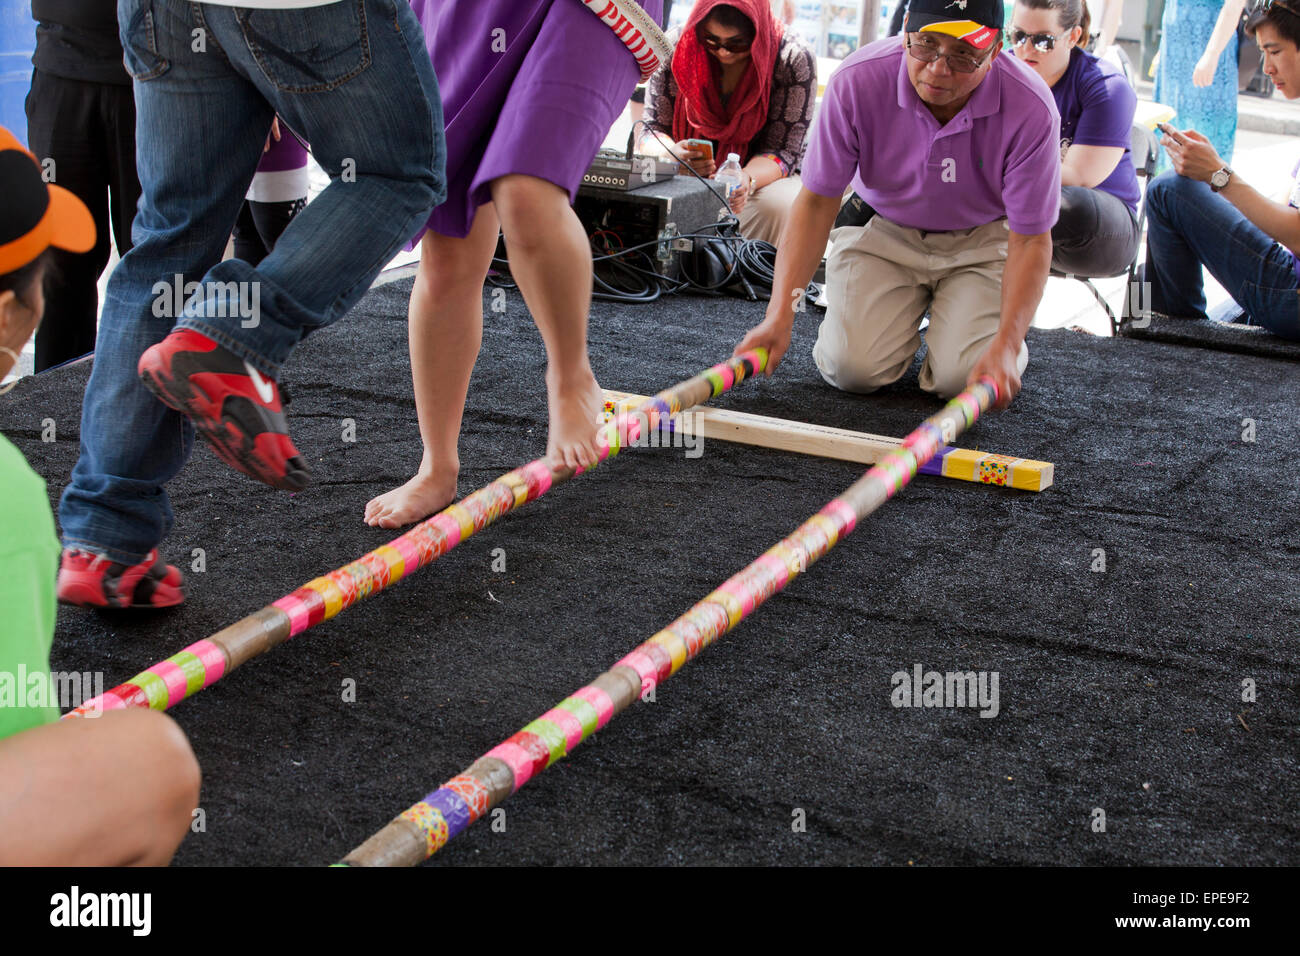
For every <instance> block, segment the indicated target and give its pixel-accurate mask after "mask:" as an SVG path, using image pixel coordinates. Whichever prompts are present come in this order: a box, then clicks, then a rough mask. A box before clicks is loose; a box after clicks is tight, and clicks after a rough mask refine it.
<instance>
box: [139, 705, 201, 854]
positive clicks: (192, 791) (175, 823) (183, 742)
mask: <svg viewBox="0 0 1300 956" xmlns="http://www.w3.org/2000/svg"><path fill="white" fill-rule="evenodd" d="M145 713H147V714H148V715H149V716H150V718H151V719H150V721H149V723H148V726H147V729H145V728H141V733H142V736H145V735H147V739H148V740H149V742H150V746H149V748H148V750H149V752H150V753H151V754H152V755H153V760H154V763H155V768H156V769H155V772H154V774H153V776H154V778H155V780H156V781H158V782H159V785H158V786H157V788H156V790H155V793H154V802H153V808H152V810H151V812H150V816H151V817H152V820H153V824H154V825H153V826H151V827H150V828H149V830H148V832H149V837H148V843H147V845H146V846H145V847H142V848H141V849H142V858H141V862H142V863H145V864H146V865H158V866H161V865H165V864H167V863H168V862H170V860H171V858H172V856H173V855H174V854H175V853H176V848H177V847H179V846H180V844H181V841H182V840H184V839H185V835H186V834H187V833H189V831H190V827H191V825H192V824H193V822H194V810H195V808H197V807H198V805H199V786H200V782H201V773H200V770H199V761H198V758H196V757H195V756H194V750H193V749H192V748H191V747H190V742H189V740H188V739H187V738H186V736H185V732H184V731H182V730H181V728H180V726H179V725H177V723H176V721H174V720H172V719H171V718H170V717H168V716H167V715H166V714H161V713H158V712H156V711H146V712H145Z"/></svg>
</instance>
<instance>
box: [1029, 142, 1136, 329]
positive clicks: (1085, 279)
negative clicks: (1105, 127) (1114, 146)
mask: <svg viewBox="0 0 1300 956" xmlns="http://www.w3.org/2000/svg"><path fill="white" fill-rule="evenodd" d="M1129 147H1130V157H1131V158H1132V161H1133V171H1134V172H1135V173H1137V177H1138V208H1137V221H1138V256H1141V255H1142V249H1143V248H1144V239H1145V232H1146V224H1147V202H1146V200H1147V184H1148V183H1149V182H1150V181H1151V177H1152V176H1154V175H1155V173H1156V157H1157V154H1158V153H1159V150H1160V141H1159V140H1157V139H1156V134H1155V133H1154V132H1153V131H1152V130H1150V129H1148V128H1147V127H1146V126H1145V125H1143V124H1141V123H1137V122H1135V123H1134V124H1133V129H1132V131H1131V132H1130V142H1129ZM1137 265H1138V259H1137V257H1134V259H1133V261H1132V262H1130V263H1129V264H1128V267H1127V268H1126V269H1124V270H1123V271H1121V272H1116V273H1113V274H1112V275H1108V276H1080V275H1074V274H1073V273H1067V272H1058V271H1056V270H1055V269H1053V270H1052V271H1051V275H1052V276H1055V277H1056V278H1058V279H1074V280H1075V281H1076V282H1082V283H1083V284H1084V285H1085V286H1087V287H1088V291H1089V292H1091V293H1092V295H1093V298H1095V299H1096V300H1097V303H1098V304H1099V305H1100V306H1101V307H1102V308H1103V309H1105V310H1106V315H1107V316H1108V317H1109V318H1110V332H1111V335H1118V334H1119V327H1120V324H1121V319H1120V318H1119V317H1117V316H1116V315H1115V310H1114V309H1112V308H1111V307H1110V303H1109V302H1107V301H1106V299H1105V297H1103V296H1102V294H1101V291H1100V290H1099V289H1098V288H1097V286H1096V285H1095V284H1094V283H1093V279H1114V278H1116V277H1117V276H1122V275H1127V276H1128V284H1127V285H1126V286H1125V289H1124V307H1123V308H1122V309H1121V310H1120V311H1121V313H1123V314H1124V315H1127V313H1128V311H1129V308H1128V306H1129V302H1128V300H1129V296H1130V295H1131V294H1132V289H1133V282H1134V277H1135V275H1136V272H1137Z"/></svg>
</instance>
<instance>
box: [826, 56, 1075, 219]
mask: <svg viewBox="0 0 1300 956" xmlns="http://www.w3.org/2000/svg"><path fill="white" fill-rule="evenodd" d="M906 56H907V54H906V52H905V51H904V50H903V41H902V38H901V37H888V38H886V39H884V40H877V41H876V42H875V43H872V44H869V45H867V46H865V47H863V48H862V49H860V50H858V51H856V52H855V53H853V54H851V55H850V56H849V57H848V58H847V59H846V60H845V61H844V62H843V63H842V64H841V65H840V67H839V69H837V70H836V71H835V73H834V75H832V76H831V79H830V82H829V83H828V84H827V86H826V96H825V98H824V99H823V100H822V105H821V111H820V113H819V114H818V116H817V120H816V123H815V124H814V126H813V132H812V139H811V142H810V143H809V146H808V153H807V156H806V157H805V158H804V164H803V174H802V175H803V185H804V186H806V187H807V188H808V189H809V190H811V191H812V192H814V193H817V194H818V195H819V196H834V197H838V196H840V195H842V194H843V193H844V188H845V187H846V186H848V185H849V183H850V182H852V184H853V189H854V191H855V192H856V193H857V194H858V195H859V196H861V197H862V198H863V199H865V200H866V201H867V203H868V204H869V205H870V206H871V207H872V208H873V209H875V210H876V211H877V212H878V213H880V214H881V215H882V216H884V217H885V218H886V219H889V220H891V221H893V222H896V223H898V224H899V225H901V226H908V227H910V228H913V229H922V230H925V231H927V232H949V231H952V230H956V229H973V228H975V227H976V226H982V225H984V224H986V223H990V222H994V221H996V220H998V219H1001V218H1003V217H1006V219H1007V223H1008V225H1009V226H1010V227H1011V229H1012V231H1014V232H1018V233H1021V234H1022V235H1036V234H1038V233H1043V232H1048V231H1050V230H1051V228H1052V226H1054V225H1055V224H1056V217H1057V214H1058V213H1059V212H1060V205H1061V152H1060V146H1059V142H1060V141H1059V140H1058V139H1057V132H1058V130H1059V129H1060V122H1061V120H1060V115H1059V114H1058V113H1057V111H1056V103H1055V102H1054V101H1053V100H1052V93H1051V91H1050V90H1049V89H1048V88H1047V84H1046V83H1044V82H1043V81H1042V79H1041V78H1040V77H1039V76H1038V74H1037V73H1035V72H1034V71H1033V69H1032V68H1030V67H1028V66H1026V65H1025V64H1023V63H1021V62H1020V61H1018V60H1017V59H1016V58H1015V57H1014V56H1012V55H1011V54H1009V53H1006V52H1002V53H999V54H998V56H997V57H996V58H995V59H994V61H993V65H992V67H991V68H990V69H989V71H988V72H987V73H986V74H985V75H984V79H983V80H982V81H981V82H980V85H979V86H978V87H976V88H975V92H974V93H973V94H971V98H970V99H969V100H968V101H967V102H966V105H965V106H964V107H962V109H961V112H959V113H958V114H957V115H956V116H954V117H953V118H952V119H951V120H949V121H948V122H947V123H946V124H944V125H943V126H940V125H939V121H938V120H936V119H935V118H934V116H933V115H931V113H930V111H929V110H928V109H927V108H926V106H925V104H924V103H923V102H921V98H920V97H919V96H917V94H916V90H915V89H914V88H913V87H912V83H911V81H910V80H909V79H908V77H907V63H906Z"/></svg>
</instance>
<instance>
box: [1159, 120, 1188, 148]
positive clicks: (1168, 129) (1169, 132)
mask: <svg viewBox="0 0 1300 956" xmlns="http://www.w3.org/2000/svg"><path fill="white" fill-rule="evenodd" d="M1156 129H1158V130H1160V132H1162V133H1164V134H1165V135H1166V136H1168V137H1169V138H1170V139H1172V140H1173V141H1174V142H1175V143H1178V144H1179V145H1180V146H1186V145H1187V139H1186V138H1185V137H1184V136H1183V134H1182V133H1181V132H1179V131H1178V130H1176V129H1174V128H1173V127H1172V126H1170V125H1169V124H1168V123H1157V124H1156Z"/></svg>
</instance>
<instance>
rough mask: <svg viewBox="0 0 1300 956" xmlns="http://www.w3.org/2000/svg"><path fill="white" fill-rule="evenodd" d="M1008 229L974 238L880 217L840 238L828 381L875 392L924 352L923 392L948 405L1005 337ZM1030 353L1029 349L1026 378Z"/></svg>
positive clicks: (991, 228) (829, 320) (830, 275)
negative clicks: (1000, 334) (924, 325)
mask: <svg viewBox="0 0 1300 956" xmlns="http://www.w3.org/2000/svg"><path fill="white" fill-rule="evenodd" d="M1007 235H1008V233H1007V221H1006V220H1005V219H999V220H997V221H996V222H991V223H988V224H987V225H983V226H978V227H976V228H974V229H963V230H959V231H956V232H931V233H922V232H920V230H917V229H910V228H908V227H906V226H900V225H898V224H897V223H893V222H890V221H889V220H888V219H886V218H885V217H883V216H881V215H879V214H877V215H876V216H874V217H873V218H872V219H871V221H870V222H868V223H867V224H866V225H865V226H841V227H839V228H837V229H834V230H832V231H831V241H832V243H833V244H834V245H833V248H832V250H831V254H830V257H829V258H828V259H827V261H826V294H827V298H828V299H829V306H828V308H827V310H826V318H825V319H824V320H823V321H822V324H821V328H820V330H819V331H818V334H817V344H816V345H815V346H814V347H813V360H814V361H815V362H816V363H817V368H818V369H819V370H820V371H821V373H822V377H823V378H824V379H826V381H827V382H829V383H830V384H832V385H834V386H835V387H836V388H840V389H843V390H844V391H846V392H873V391H875V390H876V389H878V388H880V387H881V386H883V385H888V384H889V383H891V382H895V381H897V380H898V379H900V378H902V377H903V374H904V373H905V372H906V371H907V369H908V368H909V367H910V366H911V364H912V360H913V359H914V358H915V357H916V350H917V349H918V348H919V347H920V345H921V333H920V326H921V318H922V316H923V315H924V314H925V312H926V310H927V309H928V310H929V312H930V326H929V328H928V329H927V330H926V333H925V341H926V344H927V345H928V346H929V353H928V354H927V355H926V358H925V362H924V363H923V364H922V366H921V388H923V389H924V390H925V391H927V392H933V393H935V394H937V395H941V396H944V397H949V396H952V395H955V394H957V393H958V392H960V391H961V390H962V389H963V388H965V387H966V379H967V378H968V377H969V375H970V371H971V369H972V368H973V367H974V366H975V363H976V362H977V361H979V359H980V356H982V355H983V354H984V351H985V350H986V349H987V348H988V346H989V343H990V341H991V340H992V339H993V336H994V334H995V333H996V332H997V330H998V323H999V321H1000V320H1001V316H1002V267H1003V265H1004V264H1005V263H1006V258H1007ZM1028 363H1029V350H1028V349H1026V348H1025V347H1024V345H1021V347H1020V361H1019V366H1020V371H1021V373H1022V374H1023V372H1024V370H1025V366H1026V365H1027V364H1028Z"/></svg>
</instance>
